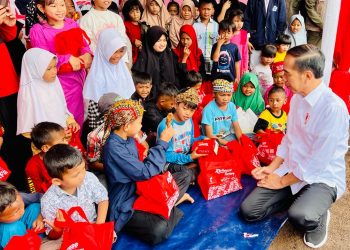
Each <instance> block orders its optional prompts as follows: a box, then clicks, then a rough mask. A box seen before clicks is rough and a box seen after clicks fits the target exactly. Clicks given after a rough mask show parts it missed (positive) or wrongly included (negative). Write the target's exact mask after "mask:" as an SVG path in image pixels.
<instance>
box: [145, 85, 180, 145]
mask: <svg viewBox="0 0 350 250" xmlns="http://www.w3.org/2000/svg"><path fill="white" fill-rule="evenodd" d="M177 92H178V90H177V88H176V87H175V86H174V84H173V83H162V84H161V85H160V87H159V90H158V96H157V97H156V100H155V102H147V103H145V105H144V107H145V110H146V112H145V114H144V116H143V119H142V131H143V132H145V133H146V135H147V142H148V144H149V145H150V146H153V145H155V142H156V129H157V127H158V125H159V123H160V122H161V121H162V120H163V118H164V117H166V116H167V115H168V114H169V113H170V112H171V111H172V109H173V108H174V106H175V97H176V95H177Z"/></svg>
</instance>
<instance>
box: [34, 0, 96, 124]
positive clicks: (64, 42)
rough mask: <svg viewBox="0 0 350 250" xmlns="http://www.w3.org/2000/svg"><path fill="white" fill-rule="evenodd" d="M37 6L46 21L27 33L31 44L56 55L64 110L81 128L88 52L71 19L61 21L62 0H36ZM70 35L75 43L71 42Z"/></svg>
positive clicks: (62, 14)
mask: <svg viewBox="0 0 350 250" xmlns="http://www.w3.org/2000/svg"><path fill="white" fill-rule="evenodd" d="M37 7H38V9H39V10H40V11H41V12H42V13H44V14H45V16H46V18H47V19H46V22H42V23H37V24H35V25H34V26H33V27H32V29H31V30H30V39H31V45H32V47H34V48H35V47H38V48H42V49H45V50H48V51H50V52H51V53H53V54H56V56H57V68H58V78H59V80H60V82H61V85H62V88H63V92H64V95H65V98H66V102H67V105H68V110H69V111H70V112H71V113H72V114H73V116H74V118H75V120H76V121H77V122H78V124H79V125H80V126H82V125H83V120H84V101H83V85H84V81H85V77H86V71H85V69H88V68H90V65H91V61H92V56H91V55H92V52H91V50H90V48H89V45H88V43H87V42H86V40H85V39H84V36H83V32H82V30H81V29H80V28H79V26H78V24H77V23H76V22H75V21H73V20H72V19H68V18H65V15H66V6H65V3H64V0H38V5H37ZM72 36H74V41H75V42H72V41H73V39H72Z"/></svg>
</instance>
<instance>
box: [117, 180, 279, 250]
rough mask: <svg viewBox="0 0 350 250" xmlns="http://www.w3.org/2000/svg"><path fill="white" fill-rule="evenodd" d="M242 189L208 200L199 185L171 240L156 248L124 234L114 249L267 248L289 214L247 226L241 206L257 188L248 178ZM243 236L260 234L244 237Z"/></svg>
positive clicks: (187, 204) (275, 216)
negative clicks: (192, 201)
mask: <svg viewBox="0 0 350 250" xmlns="http://www.w3.org/2000/svg"><path fill="white" fill-rule="evenodd" d="M242 185H243V187H244V188H243V189H242V190H240V191H237V192H235V193H232V194H228V195H225V196H223V197H220V198H217V199H214V200H210V201H206V200H204V198H203V196H202V193H201V191H200V189H199V187H198V186H194V187H190V189H189V193H190V194H191V196H192V197H193V198H194V199H195V203H194V204H189V203H184V204H181V205H180V206H179V208H180V209H181V210H182V211H183V212H184V217H183V218H182V220H181V221H180V222H179V224H178V225H177V226H176V227H175V229H174V231H173V234H172V235H171V236H170V238H169V239H168V240H166V241H165V242H162V243H160V244H158V245H156V246H153V247H152V246H150V245H148V244H146V243H143V242H141V241H139V240H137V239H135V238H134V237H132V236H131V235H127V234H124V233H121V234H120V235H118V241H117V242H116V244H114V246H113V250H117V249H118V250H119V249H120V250H121V249H127V250H132V249H137V250H141V249H230V250H233V249H239V250H245V249H249V250H253V249H257V250H262V249H267V248H268V247H269V245H270V244H271V242H272V240H273V239H274V238H275V237H276V235H277V233H278V231H279V229H280V227H281V225H282V224H283V222H284V221H285V219H286V213H277V214H275V215H274V216H272V217H270V218H268V219H266V220H264V221H261V222H256V223H248V222H245V221H243V220H242V219H241V217H240V216H239V213H238V211H239V206H240V204H241V202H242V201H243V199H244V198H245V197H246V196H247V195H248V194H249V193H250V191H251V190H252V189H253V188H254V187H255V186H256V183H255V181H254V180H253V179H252V178H251V177H248V176H243V177H242ZM244 233H250V234H257V235H258V236H256V237H253V238H244V236H243V234H244Z"/></svg>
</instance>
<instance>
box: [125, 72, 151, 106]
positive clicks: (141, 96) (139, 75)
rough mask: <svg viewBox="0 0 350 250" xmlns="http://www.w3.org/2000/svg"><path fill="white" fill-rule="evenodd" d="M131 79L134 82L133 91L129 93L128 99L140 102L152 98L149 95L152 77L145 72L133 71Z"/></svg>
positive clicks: (143, 102)
mask: <svg viewBox="0 0 350 250" xmlns="http://www.w3.org/2000/svg"><path fill="white" fill-rule="evenodd" d="M132 79H133V81H134V84H135V89H136V91H135V93H134V94H132V95H131V97H130V99H131V100H134V101H138V102H140V103H141V104H142V106H143V105H144V104H145V102H147V101H149V100H150V99H152V97H151V96H150V93H151V89H152V77H151V76H150V74H148V73H146V72H138V71H135V72H133V73H132Z"/></svg>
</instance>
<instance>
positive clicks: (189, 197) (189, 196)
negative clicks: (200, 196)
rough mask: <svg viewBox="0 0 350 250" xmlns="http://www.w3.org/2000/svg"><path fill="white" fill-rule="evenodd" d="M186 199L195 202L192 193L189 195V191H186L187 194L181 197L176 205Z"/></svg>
mask: <svg viewBox="0 0 350 250" xmlns="http://www.w3.org/2000/svg"><path fill="white" fill-rule="evenodd" d="M184 201H189V202H191V203H193V202H194V199H193V198H192V197H191V195H189V194H188V193H185V194H184V195H183V196H182V197H181V199H180V200H179V201H178V202H176V204H175V206H177V205H179V204H181V203H182V202H184Z"/></svg>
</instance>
